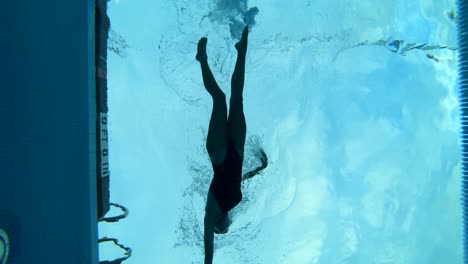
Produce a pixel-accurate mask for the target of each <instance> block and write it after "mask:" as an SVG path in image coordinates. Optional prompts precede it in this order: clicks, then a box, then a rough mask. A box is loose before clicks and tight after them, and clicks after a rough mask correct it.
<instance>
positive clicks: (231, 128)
mask: <svg viewBox="0 0 468 264" xmlns="http://www.w3.org/2000/svg"><path fill="white" fill-rule="evenodd" d="M248 34H249V28H248V27H247V26H246V27H245V28H244V31H243V32H242V37H241V39H240V41H239V42H237V43H236V45H235V47H236V49H237V61H236V66H235V68H234V73H233V75H232V80H231V98H230V109H229V118H227V119H226V117H227V106H226V95H225V94H224V93H223V91H222V90H221V89H220V88H219V86H218V84H217V83H216V80H215V78H214V76H213V74H212V72H211V70H210V67H209V66H208V60H207V55H206V43H207V41H208V39H207V38H205V37H203V38H201V39H200V40H199V41H198V48H197V55H196V57H195V58H196V60H197V61H199V62H200V65H201V71H202V76H203V83H204V85H205V88H206V90H207V91H208V93H209V94H210V95H211V97H212V98H213V111H212V113H211V119H210V124H209V130H208V138H207V140H206V149H207V151H208V155H209V156H210V159H211V163H212V166H213V171H214V176H213V180H212V181H211V185H210V188H209V191H208V198H207V202H206V208H205V220H204V232H205V233H204V244H205V264H206V263H212V262H213V238H214V233H217V234H224V233H226V232H227V231H228V229H229V226H230V224H231V220H230V218H229V215H228V212H229V211H230V210H231V209H232V208H234V207H235V206H236V205H238V204H239V202H240V201H241V200H242V192H241V189H240V187H241V177H242V175H241V174H242V162H243V160H244V144H245V135H246V130H247V128H246V124H245V117H244V110H243V102H242V91H243V89H244V74H245V56H246V53H247V38H248Z"/></svg>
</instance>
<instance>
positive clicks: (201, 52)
mask: <svg viewBox="0 0 468 264" xmlns="http://www.w3.org/2000/svg"><path fill="white" fill-rule="evenodd" d="M207 42H208V39H207V38H205V37H203V38H201V39H200V40H199V41H198V47H197V56H195V59H196V60H197V61H199V62H202V61H206V60H207V56H206V43H207Z"/></svg>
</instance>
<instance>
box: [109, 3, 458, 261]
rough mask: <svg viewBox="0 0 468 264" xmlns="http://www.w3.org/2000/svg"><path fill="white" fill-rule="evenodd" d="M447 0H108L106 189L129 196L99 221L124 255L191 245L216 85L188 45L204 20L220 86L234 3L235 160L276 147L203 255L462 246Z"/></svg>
mask: <svg viewBox="0 0 468 264" xmlns="http://www.w3.org/2000/svg"><path fill="white" fill-rule="evenodd" d="M254 7H257V8H258V11H259V12H258V14H257V15H255V16H253V15H252V14H251V13H248V10H249V9H250V8H254ZM455 8H456V6H455V2H454V1H447V0H437V1H436V0H434V1H404V0H392V1H389V0H388V1H357V0H347V1H341V0H340V1H330V0H315V1H312V0H308V1H307V0H301V1H299V0H298V1H296V0H294V1H271V0H270V1H266V0H257V1H248V2H245V1H228V0H215V1H213V0H210V1H209V0H202V1H185V0H173V1H148V0H139V1H129V0H112V1H111V2H109V16H110V18H111V24H112V26H111V30H112V32H111V39H110V43H112V45H116V46H119V47H122V49H123V50H124V51H125V52H122V53H116V52H110V53H109V65H108V69H109V73H108V74H109V102H108V103H109V120H110V123H109V130H110V149H111V156H110V162H111V172H112V180H111V200H113V201H116V202H123V203H125V204H126V206H127V207H129V208H130V212H131V213H130V215H129V217H128V219H126V221H124V222H122V223H117V224H115V225H102V226H100V235H101V236H103V235H114V236H118V237H119V240H121V241H125V243H126V244H127V245H130V246H131V247H132V248H133V256H132V261H131V262H132V263H156V262H157V263H202V261H203V217H204V206H205V202H206V195H207V191H208V187H209V183H210V180H211V177H212V171H211V165H210V163H209V158H208V155H207V153H206V151H205V147H204V146H205V142H206V136H207V130H208V121H209V118H210V114H211V107H212V101H211V98H210V96H209V94H208V93H207V92H206V91H205V89H204V87H203V83H202V78H201V72H200V68H199V64H198V62H197V61H196V60H195V54H196V45H197V41H198V40H199V38H201V37H202V36H206V35H207V36H208V47H207V53H208V61H209V63H210V66H211V67H212V70H213V74H214V76H215V78H216V79H217V81H218V84H219V85H220V87H221V89H223V91H224V92H225V93H226V95H227V97H228V98H229V96H230V89H229V87H230V78H231V74H232V71H233V69H234V63H235V59H236V50H235V49H234V43H236V42H237V39H236V37H238V36H239V34H240V31H241V30H242V27H239V26H238V25H241V24H242V23H243V22H244V20H243V17H244V19H245V21H249V23H252V24H251V33H250V37H249V46H248V53H247V61H246V80H245V88H244V111H245V116H246V120H247V143H246V156H245V160H244V171H248V170H249V169H251V167H252V166H253V167H255V164H256V162H258V161H257V160H256V158H255V155H253V153H254V152H255V150H256V149H258V148H259V147H262V148H263V149H264V150H265V152H266V154H267V156H268V159H269V165H268V167H267V168H266V169H265V170H264V171H263V172H262V174H261V175H258V176H256V177H254V178H253V179H251V180H249V181H246V182H244V184H243V186H242V191H243V194H244V199H243V201H242V202H241V204H240V205H239V206H238V207H237V208H235V209H234V210H233V212H232V216H233V220H234V222H233V224H232V226H231V228H230V231H229V233H228V234H226V235H222V236H216V237H215V253H214V263H324V264H333V263H415V264H416V263H462V255H463V254H462V243H461V241H462V225H461V210H460V202H459V199H460V173H461V169H460V166H461V165H460V151H459V149H460V145H459V132H460V131H459V130H460V129H459V118H458V111H459V107H458V99H457V94H458V92H457V78H458V73H457V62H458V61H457V50H456V48H457V46H458V45H457V38H456V23H455V22H454V21H453V20H452V19H450V17H449V15H448V14H449V12H450V11H452V10H454V9H455ZM246 16H248V18H245V17H246ZM252 21H255V24H253V22H252ZM117 36H121V37H122V39H124V40H125V44H123V43H122V41H121V40H120V41H119V38H118V37H117ZM395 41H399V42H395ZM360 43H361V45H360ZM363 43H365V44H363ZM397 43H400V45H399V46H397ZM409 44H411V45H410V46H411V47H418V46H419V48H413V49H409V47H410V46H408V45H409ZM423 44H426V45H423ZM405 47H406V48H408V50H406V51H405V52H402V50H403V49H404V48H405ZM118 253H119V252H113V251H112V250H111V249H109V248H101V252H100V254H101V259H105V258H112V256H114V254H115V255H118Z"/></svg>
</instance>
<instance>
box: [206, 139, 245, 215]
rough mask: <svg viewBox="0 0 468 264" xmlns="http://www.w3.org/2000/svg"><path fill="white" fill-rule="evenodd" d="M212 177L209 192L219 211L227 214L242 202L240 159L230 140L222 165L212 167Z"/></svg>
mask: <svg viewBox="0 0 468 264" xmlns="http://www.w3.org/2000/svg"><path fill="white" fill-rule="evenodd" d="M212 166H213V171H214V176H213V180H212V181H211V185H210V191H211V193H212V194H213V196H214V197H215V199H216V202H218V205H219V207H220V209H221V211H222V212H223V214H224V213H227V212H228V211H229V210H231V209H232V208H234V207H235V206H236V205H238V204H239V203H240V201H241V200H242V192H241V189H240V186H241V175H242V157H241V156H239V154H238V153H237V151H236V148H235V147H234V144H233V142H232V140H228V144H227V150H226V157H225V158H224V161H223V163H221V164H219V165H217V166H216V165H214V164H212Z"/></svg>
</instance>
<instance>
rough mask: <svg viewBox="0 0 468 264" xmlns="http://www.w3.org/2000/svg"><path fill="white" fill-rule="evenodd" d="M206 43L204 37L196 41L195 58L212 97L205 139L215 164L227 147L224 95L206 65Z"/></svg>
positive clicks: (220, 161)
mask: <svg viewBox="0 0 468 264" xmlns="http://www.w3.org/2000/svg"><path fill="white" fill-rule="evenodd" d="M206 43H207V39H206V38H201V39H200V41H199V42H198V51H197V56H196V59H197V60H198V61H199V62H200V66H201V70H202V77H203V83H204V85H205V88H206V90H207V91H208V93H209V94H210V95H211V97H212V98H213V110H212V113H211V119H210V124H209V129H208V137H207V140H206V149H207V151H208V154H209V156H210V159H211V162H213V164H215V165H219V164H221V163H222V162H223V161H224V157H225V155H226V149H227V147H226V138H227V118H226V117H227V107H226V95H225V94H224V93H223V91H222V90H221V89H220V88H219V86H218V84H217V83H216V80H215V78H214V76H213V73H212V72H211V69H210V67H209V65H208V60H207V56H206Z"/></svg>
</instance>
